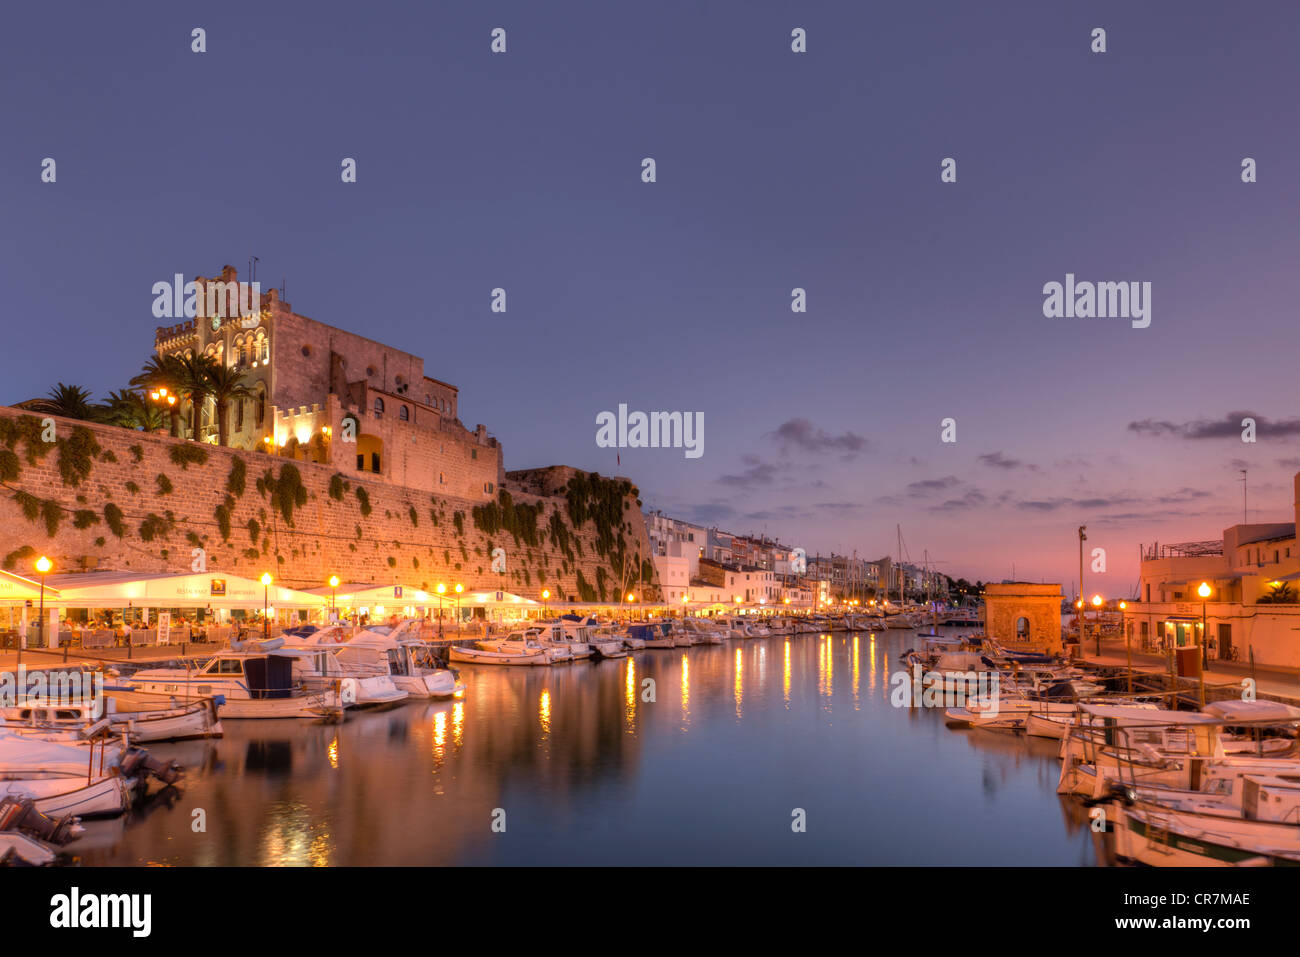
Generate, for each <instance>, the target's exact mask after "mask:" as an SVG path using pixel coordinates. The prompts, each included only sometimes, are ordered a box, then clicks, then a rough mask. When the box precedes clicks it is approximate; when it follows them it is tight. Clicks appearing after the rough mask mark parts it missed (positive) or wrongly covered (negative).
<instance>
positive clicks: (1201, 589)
mask: <svg viewBox="0 0 1300 957" xmlns="http://www.w3.org/2000/svg"><path fill="white" fill-rule="evenodd" d="M1213 592H1214V589H1213V588H1211V587H1210V583H1209V582H1201V583H1200V584H1199V585H1197V586H1196V594H1198V595H1200V596H1201V667H1202V668H1204V667H1205V666H1206V665H1207V664H1209V663H1210V659H1209V657H1208V656H1207V655H1206V647H1207V646H1208V644H1209V633H1208V632H1207V631H1206V630H1205V603H1206V602H1207V601H1209V600H1210V595H1211V594H1212V593H1213Z"/></svg>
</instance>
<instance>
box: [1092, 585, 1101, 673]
mask: <svg viewBox="0 0 1300 957" xmlns="http://www.w3.org/2000/svg"><path fill="white" fill-rule="evenodd" d="M1101 606H1102V597H1101V596H1100V595H1093V596H1092V607H1093V608H1095V609H1097V613H1098V614H1100V613H1101ZM1097 657H1098V658H1100V657H1101V619H1100V618H1098V619H1097Z"/></svg>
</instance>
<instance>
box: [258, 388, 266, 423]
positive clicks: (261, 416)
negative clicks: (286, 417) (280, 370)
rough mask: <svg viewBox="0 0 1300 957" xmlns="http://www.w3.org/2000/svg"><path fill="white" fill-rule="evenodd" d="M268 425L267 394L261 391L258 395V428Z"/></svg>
mask: <svg viewBox="0 0 1300 957" xmlns="http://www.w3.org/2000/svg"><path fill="white" fill-rule="evenodd" d="M265 424H266V393H265V392H261V391H259V392H258V393H257V427H258V428H259V429H260V428H261V427H262V426H263V425H265Z"/></svg>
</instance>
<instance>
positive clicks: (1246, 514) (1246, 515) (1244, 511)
mask: <svg viewBox="0 0 1300 957" xmlns="http://www.w3.org/2000/svg"><path fill="white" fill-rule="evenodd" d="M1238 471H1240V472H1241V524H1243V525H1249V524H1250V510H1249V509H1248V508H1247V507H1246V470H1245V469H1239V470H1238Z"/></svg>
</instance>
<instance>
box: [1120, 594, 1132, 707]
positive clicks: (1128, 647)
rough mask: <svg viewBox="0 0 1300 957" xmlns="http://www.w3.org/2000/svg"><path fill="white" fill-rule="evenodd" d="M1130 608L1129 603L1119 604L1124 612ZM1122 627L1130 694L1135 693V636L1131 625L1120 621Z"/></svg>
mask: <svg viewBox="0 0 1300 957" xmlns="http://www.w3.org/2000/svg"><path fill="white" fill-rule="evenodd" d="M1126 608H1128V602H1126V601H1122V602H1120V603H1119V610H1120V611H1121V612H1123V611H1124V610H1125V609H1126ZM1120 627H1121V628H1123V629H1124V657H1125V658H1127V659H1128V693H1129V694H1132V693H1133V634H1132V631H1131V630H1130V627H1131V623H1130V622H1127V621H1124V620H1123V619H1122V618H1121V620H1120Z"/></svg>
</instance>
